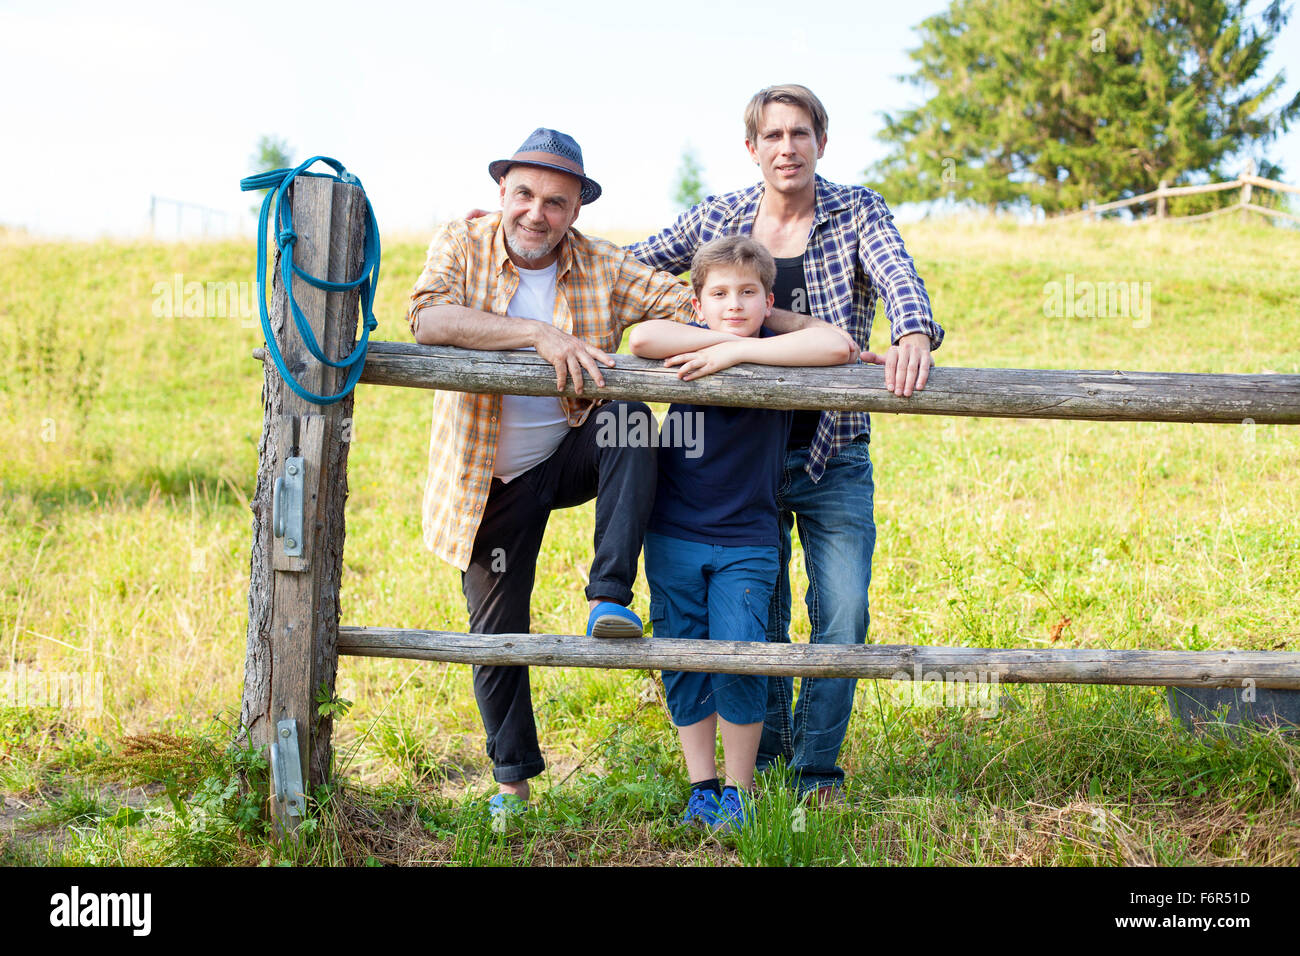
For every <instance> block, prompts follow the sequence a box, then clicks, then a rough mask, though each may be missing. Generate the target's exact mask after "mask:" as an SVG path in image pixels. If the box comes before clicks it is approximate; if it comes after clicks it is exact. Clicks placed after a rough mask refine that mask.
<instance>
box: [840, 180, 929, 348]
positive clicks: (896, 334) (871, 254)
mask: <svg viewBox="0 0 1300 956" xmlns="http://www.w3.org/2000/svg"><path fill="white" fill-rule="evenodd" d="M864 216H865V222H864V224H863V226H862V229H861V232H860V233H859V234H860V235H861V237H862V238H861V241H860V243H859V245H858V251H859V254H860V256H861V259H862V268H863V269H864V270H865V271H866V273H867V275H869V276H870V277H871V282H872V284H873V285H874V286H875V287H876V289H877V290H879V292H880V296H881V298H883V299H884V300H885V314H886V315H888V316H889V324H890V342H891V343H896V342H897V341H898V340H899V339H900V338H902V337H903V336H904V335H910V334H912V333H914V332H922V333H924V334H925V335H927V336H928V337H929V339H930V348H931V349H932V350H933V349H937V348H938V347H939V346H940V345H942V344H943V329H942V328H941V327H940V325H939V323H938V322H936V321H935V320H934V313H933V310H932V309H931V306H930V297H929V295H928V294H927V293H926V291H925V282H924V281H923V280H922V279H921V277H920V276H919V275H917V272H916V265H915V263H913V262H912V257H911V256H910V255H908V252H907V249H906V247H905V246H904V245H903V237H902V236H900V235H899V234H898V229H897V227H895V226H894V216H893V214H892V213H890V211H889V207H888V206H887V205H885V201H884V200H883V199H881V198H880V197H879V195H873V197H872V201H871V202H870V203H868V204H867V205H866V206H865V208H864Z"/></svg>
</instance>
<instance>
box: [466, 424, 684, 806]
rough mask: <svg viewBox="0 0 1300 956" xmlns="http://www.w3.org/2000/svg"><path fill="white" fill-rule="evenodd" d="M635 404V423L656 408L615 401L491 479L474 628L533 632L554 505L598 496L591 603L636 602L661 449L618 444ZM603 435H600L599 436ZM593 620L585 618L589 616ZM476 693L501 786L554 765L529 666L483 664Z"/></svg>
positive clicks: (473, 565) (475, 579)
mask: <svg viewBox="0 0 1300 956" xmlns="http://www.w3.org/2000/svg"><path fill="white" fill-rule="evenodd" d="M619 405H626V406H627V411H626V412H625V413H624V414H625V415H626V416H627V420H628V421H630V420H631V419H632V416H634V415H637V414H644V415H645V416H647V419H648V421H649V422H650V425H651V428H653V419H650V418H649V416H650V409H649V408H647V407H646V406H645V405H644V404H642V403H641V402H610V403H608V404H606V405H602V406H601V407H600V408H598V409H595V410H594V411H593V412H592V413H591V414H590V415H589V416H588V417H587V420H586V422H584V423H583V424H582V425H580V426H579V427H577V428H571V429H569V433H568V434H567V435H566V436H565V437H564V441H562V442H561V443H560V447H559V448H557V449H556V451H555V454H553V455H551V457H550V458H548V459H546V461H544V462H542V463H541V464H539V465H536V466H534V467H533V468H532V469H530V470H529V471H526V472H524V474H522V475H520V476H519V477H518V478H515V479H514V480H513V481H510V482H508V483H507V482H503V481H501V480H500V479H498V478H493V479H492V487H491V490H490V492H489V493H488V500H487V506H486V507H485V508H484V511H483V522H482V524H480V525H479V529H478V534H477V535H476V536H475V538H474V550H473V553H472V555H471V557H470V565H469V570H467V571H465V572H464V573H463V574H462V575H461V590H462V591H463V592H464V594H465V600H466V602H467V603H468V605H469V629H470V631H471V632H472V633H475V634H527V633H528V632H529V629H530V617H529V604H530V602H531V598H532V593H533V579H534V575H535V573H536V570H537V555H538V552H539V551H540V549H541V546H542V536H543V534H545V532H546V522H547V519H548V518H550V515H551V512H552V511H554V510H556V509H558V508H572V507H575V506H576V505H580V504H583V503H585V502H588V501H590V500H591V499H592V498H593V497H594V498H595V499H596V532H595V541H594V550H595V556H594V557H593V559H592V562H591V573H590V576H589V582H590V583H589V584H588V585H587V589H586V594H587V599H588V600H606V601H613V602H614V603H616V604H622V605H627V604H630V603H631V601H632V583H633V582H634V581H635V580H636V564H637V557H638V556H639V555H640V553H641V544H642V541H643V540H644V538H645V529H646V525H647V524H648V523H649V521H650V511H651V508H652V507H653V506H654V497H655V479H656V477H657V474H658V471H657V468H658V459H657V451H656V449H655V448H653V447H650V446H648V445H645V446H640V447H628V446H627V445H626V443H625V442H624V441H622V440H616V441H614V442H612V443H611V442H610V441H609V438H610V436H611V434H613V435H615V436H617V438H619V439H621V438H622V437H624V436H619V435H618V433H617V431H616V430H614V429H611V428H609V427H603V428H602V425H605V426H607V425H608V422H606V421H605V420H604V416H606V415H617V414H618V406H619ZM598 439H599V440H598ZM583 623H584V625H585V618H584V621H583ZM474 696H475V698H476V700H477V701H478V709H479V714H480V715H481V716H482V718H483V727H484V729H485V730H486V731H487V753H488V756H489V757H490V758H491V759H492V768H493V769H492V772H493V776H495V777H496V779H497V781H498V782H500V783H514V782H517V781H520V780H527V779H528V778H529V777H535V776H537V775H538V774H539V773H541V772H542V771H543V770H544V769H546V763H545V761H544V760H543V759H542V752H541V748H540V747H539V746H538V743H537V726H536V724H535V722H534V720H533V702H532V691H531V688H530V686H529V682H528V668H527V667H508V666H495V665H493V666H488V665H484V666H481V667H475V668H474Z"/></svg>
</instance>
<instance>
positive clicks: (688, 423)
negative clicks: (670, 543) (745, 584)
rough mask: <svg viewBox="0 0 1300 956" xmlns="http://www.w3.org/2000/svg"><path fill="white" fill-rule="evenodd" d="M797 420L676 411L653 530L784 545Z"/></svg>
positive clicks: (694, 408) (749, 412) (721, 410)
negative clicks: (781, 515)
mask: <svg viewBox="0 0 1300 956" xmlns="http://www.w3.org/2000/svg"><path fill="white" fill-rule="evenodd" d="M760 334H761V335H762V336H763V337H764V338H766V337H767V336H768V335H770V334H771V333H770V332H769V331H768V330H767V329H766V328H764V329H763V330H762V332H761V333H760ZM687 416H690V417H689V418H688V417H687ZM790 418H791V413H790V412H788V411H777V410H772V409H766V408H730V407H727V406H725V405H681V404H674V405H672V406H671V407H670V408H669V410H668V414H667V415H666V416H665V418H664V423H663V428H662V429H661V432H660V440H661V442H662V443H663V444H661V445H660V447H659V484H658V490H657V491H656V492H655V504H654V511H653V512H652V514H651V515H650V530H651V531H653V532H655V533H656V534H663V535H668V536H669V537H672V538H684V539H685V540H687V541H699V542H701V543H703V544H721V545H728V546H732V547H737V546H741V545H757V546H759V547H768V546H771V547H776V546H777V542H778V537H777V508H776V489H777V486H778V484H779V483H780V480H781V468H782V467H783V465H784V463H785V450H786V442H787V440H788V438H789V435H790Z"/></svg>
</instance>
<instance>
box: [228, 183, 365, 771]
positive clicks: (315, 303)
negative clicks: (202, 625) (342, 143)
mask: <svg viewBox="0 0 1300 956" xmlns="http://www.w3.org/2000/svg"><path fill="white" fill-rule="evenodd" d="M289 201H291V202H292V203H293V206H292V208H293V217H294V229H295V231H296V232H297V233H298V240H297V244H296V248H295V253H294V261H295V263H296V264H297V265H298V267H299V268H300V269H302V270H304V271H305V272H307V273H309V274H311V275H315V276H320V277H323V278H327V279H330V280H332V281H340V280H349V279H353V278H355V277H356V276H357V274H358V273H359V272H360V270H361V263H362V258H363V254H364V235H365V215H366V206H365V201H364V194H363V193H362V191H361V190H360V189H358V188H357V187H355V186H349V185H344V184H342V183H335V182H333V181H332V180H328V179H317V178H305V177H303V178H299V179H298V180H296V181H295V183H294V185H293V186H292V187H291V191H290V199H289ZM278 266H279V257H278V255H277V256H276V268H275V269H274V270H273V271H274V286H273V293H272V300H271V325H272V328H273V330H274V332H275V336H276V341H277V342H278V343H279V346H280V349H281V353H282V354H283V356H284V359H285V365H286V367H288V368H289V370H290V371H291V372H292V373H293V374H294V376H295V377H296V378H297V379H298V380H299V382H301V383H302V385H303V386H304V387H305V388H306V389H308V390H309V391H314V392H316V393H318V394H326V393H333V392H335V391H337V389H338V387H339V384H340V383H341V382H342V381H343V378H344V375H343V373H342V371H341V370H337V369H333V368H329V367H328V366H324V365H322V364H321V363H319V362H317V361H316V360H315V359H314V358H312V356H311V355H310V353H308V351H307V349H306V346H304V345H303V344H302V342H301V340H300V339H299V336H298V331H297V328H296V327H295V325H294V322H293V319H292V317H291V316H290V315H289V306H288V301H287V298H286V297H285V295H284V290H283V288H282V286H281V282H280V272H279V268H278ZM294 296H295V297H296V298H297V300H298V305H299V307H300V308H301V309H302V311H303V314H304V315H305V316H307V318H308V320H309V322H310V324H311V325H312V328H313V330H314V331H315V333H316V337H317V341H318V342H319V343H320V345H321V348H322V349H323V351H324V352H325V354H326V355H329V356H331V357H335V356H338V354H339V349H340V348H341V347H346V343H350V342H353V341H354V339H355V334H356V326H357V311H358V309H357V303H358V294H357V292H356V291H355V290H354V291H351V292H346V293H338V292H331V293H328V294H327V293H325V292H323V291H321V290H319V289H316V288H315V287H314V286H311V285H309V284H307V283H306V282H303V281H302V280H300V279H297V278H295V280H294ZM344 354H345V355H346V352H345V353H344ZM262 406H263V420H262V438H261V441H260V442H259V444H258V468H257V491H256V494H255V496H254V500H253V503H252V510H253V549H252V561H251V571H250V584H249V593H248V646H247V653H246V656H245V663H244V694H243V701H242V704H241V706H240V721H241V724H242V728H243V732H244V733H245V734H246V735H247V738H246V739H248V740H249V741H250V742H251V743H253V744H254V745H255V746H261V745H264V744H267V743H269V742H270V739H271V736H272V735H273V734H274V731H275V725H276V722H277V721H280V720H285V719H289V718H292V719H294V720H295V721H297V724H298V742H299V748H300V756H301V758H302V762H303V768H302V769H303V780H304V781H308V782H309V784H318V783H322V782H324V781H325V780H327V779H328V774H329V767H330V755H331V753H330V734H331V730H332V726H331V721H330V719H329V718H320V717H318V716H317V715H316V705H315V702H314V697H315V690H316V688H318V687H320V685H321V683H322V682H323V683H324V684H325V685H326V686H327V687H328V688H329V690H330V693H331V694H332V693H333V688H334V675H335V671H336V670H337V667H338V652H337V648H336V644H337V639H338V620H339V605H338V595H339V581H340V577H341V573H342V567H343V539H344V503H345V502H346V500H347V490H348V485H347V457H348V447H349V445H348V441H347V440H346V438H347V436H348V435H350V433H351V432H350V425H351V418H352V398H351V397H350V396H349V397H348V398H346V399H344V400H343V401H341V402H339V403H336V404H334V405H329V406H324V407H321V406H317V405H313V404H311V403H309V402H306V401H304V400H303V399H301V398H299V397H298V396H297V395H295V394H294V393H293V392H291V391H290V390H289V388H288V386H286V385H285V384H284V383H283V382H282V381H281V379H280V376H279V373H278V372H277V371H276V369H275V365H274V363H271V362H267V363H266V364H265V372H264V380H263V386H262ZM296 455H301V456H303V457H304V458H305V459H306V460H305V462H304V465H305V469H306V476H305V479H306V480H305V484H304V489H303V497H304V504H303V526H304V527H303V530H304V543H305V546H304V552H303V557H302V558H289V557H286V556H285V555H284V553H283V540H284V539H282V538H281V539H278V540H277V539H276V538H275V537H274V534H273V532H272V527H271V524H272V522H271V517H272V515H271V504H272V492H273V489H274V486H275V480H276V478H277V477H278V476H280V475H282V474H284V464H285V460H286V459H287V458H289V457H291V456H296Z"/></svg>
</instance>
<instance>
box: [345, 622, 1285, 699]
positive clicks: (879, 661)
mask: <svg viewBox="0 0 1300 956" xmlns="http://www.w3.org/2000/svg"><path fill="white" fill-rule="evenodd" d="M338 649H339V653H340V654H349V655H353V656H357V657H400V658H408V659H412V660H426V661H450V662H453V663H460V664H527V665H542V666H551V667H612V668H650V669H656V670H659V669H664V668H667V669H669V670H681V671H709V672H713V673H720V674H765V675H768V676H774V675H778V674H783V675H791V676H794V677H868V678H878V679H891V678H894V679H902V680H927V681H933V680H947V681H954V680H963V679H966V680H970V681H976V680H981V681H983V682H986V683H987V682H989V680H990V678H991V676H992V675H996V677H997V680H998V681H999V682H1003V683H1008V684H1013V683H1019V684H1145V685H1152V686H1170V687H1242V686H1243V685H1245V686H1255V687H1281V688H1290V689H1300V654H1293V653H1284V652H1280V651H1145V650H1111V649H1095V650H1094V649H1087V650H1079V649H1056V648H1053V649H1047V650H1003V649H1000V648H989V647H929V646H921V645H918V646H913V645H899V644H868V645H865V646H861V645H859V646H854V647H845V646H842V645H810V644H748V643H744V642H737V641H673V640H659V639H646V638H639V639H638V638H632V639H629V640H604V639H599V638H594V637H586V636H580V635H569V634H457V633H454V632H451V631H423V630H408V629H400V628H386V627H342V628H340V629H339V644H338ZM972 673H974V674H976V675H977V676H975V677H963V676H961V675H970V674H972ZM1247 681H1253V685H1251V684H1246V682H1247Z"/></svg>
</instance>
